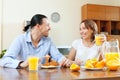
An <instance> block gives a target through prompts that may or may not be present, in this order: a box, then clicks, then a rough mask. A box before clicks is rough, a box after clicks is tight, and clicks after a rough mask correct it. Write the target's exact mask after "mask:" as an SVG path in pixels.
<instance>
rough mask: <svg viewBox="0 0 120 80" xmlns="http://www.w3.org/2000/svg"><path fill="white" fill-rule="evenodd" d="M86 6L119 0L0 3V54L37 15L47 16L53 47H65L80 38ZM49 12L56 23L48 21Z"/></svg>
mask: <svg viewBox="0 0 120 80" xmlns="http://www.w3.org/2000/svg"><path fill="white" fill-rule="evenodd" d="M87 3H91V4H101V5H112V6H120V0H0V39H1V40H0V51H1V50H3V49H7V48H8V47H9V45H10V44H11V42H12V41H13V40H14V38H15V37H16V36H17V35H19V34H21V33H23V31H22V29H23V27H24V25H25V22H26V21H27V20H30V19H31V17H32V16H33V15H34V14H37V13H40V14H45V15H46V16H47V17H48V19H49V21H50V25H51V31H50V35H49V36H50V37H51V38H52V40H53V42H54V43H55V45H56V46H57V47H65V48H66V47H69V46H70V45H71V43H72V42H73V40H75V39H77V38H79V37H80V35H79V24H80V22H81V6H82V5H84V4H87ZM53 12H58V13H59V14H60V21H58V22H56V23H55V22H52V21H51V14H52V13H53Z"/></svg>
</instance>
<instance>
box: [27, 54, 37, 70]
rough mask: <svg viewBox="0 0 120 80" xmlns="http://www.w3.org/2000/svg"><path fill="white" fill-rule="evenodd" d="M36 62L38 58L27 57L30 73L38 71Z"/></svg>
mask: <svg viewBox="0 0 120 80" xmlns="http://www.w3.org/2000/svg"><path fill="white" fill-rule="evenodd" d="M38 62H39V58H38V57H36V56H29V57H28V64H29V70H30V71H37V70H38Z"/></svg>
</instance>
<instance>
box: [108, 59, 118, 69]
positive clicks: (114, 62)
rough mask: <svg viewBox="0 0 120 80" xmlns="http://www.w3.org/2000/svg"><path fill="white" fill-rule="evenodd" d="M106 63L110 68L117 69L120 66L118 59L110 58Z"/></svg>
mask: <svg viewBox="0 0 120 80" xmlns="http://www.w3.org/2000/svg"><path fill="white" fill-rule="evenodd" d="M106 65H107V67H108V68H109V69H110V70H117V69H118V68H119V67H120V62H119V61H118V60H109V61H107V62H106Z"/></svg>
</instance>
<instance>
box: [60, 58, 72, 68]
mask: <svg viewBox="0 0 120 80" xmlns="http://www.w3.org/2000/svg"><path fill="white" fill-rule="evenodd" d="M71 64H72V61H71V60H69V59H67V58H64V59H63V60H62V61H61V62H60V64H59V65H60V66H61V67H70V65H71Z"/></svg>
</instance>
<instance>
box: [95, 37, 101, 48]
mask: <svg viewBox="0 0 120 80" xmlns="http://www.w3.org/2000/svg"><path fill="white" fill-rule="evenodd" d="M102 38H103V37H102V36H96V37H95V41H96V45H97V46H100V45H102V44H103V42H102V41H101V39H102Z"/></svg>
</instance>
